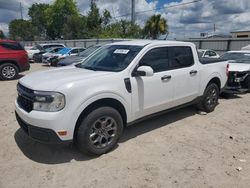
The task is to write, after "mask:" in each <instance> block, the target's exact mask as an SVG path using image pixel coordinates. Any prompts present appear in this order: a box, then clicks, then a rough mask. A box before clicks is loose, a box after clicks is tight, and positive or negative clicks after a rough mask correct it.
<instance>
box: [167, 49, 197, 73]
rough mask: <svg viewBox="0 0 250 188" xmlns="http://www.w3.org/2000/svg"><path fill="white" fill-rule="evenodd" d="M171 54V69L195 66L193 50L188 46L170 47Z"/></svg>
mask: <svg viewBox="0 0 250 188" xmlns="http://www.w3.org/2000/svg"><path fill="white" fill-rule="evenodd" d="M169 49H170V54H171V56H172V57H171V69H178V68H185V67H189V66H192V65H193V64H194V57H193V53H192V49H191V48H190V47H188V46H175V47H169Z"/></svg>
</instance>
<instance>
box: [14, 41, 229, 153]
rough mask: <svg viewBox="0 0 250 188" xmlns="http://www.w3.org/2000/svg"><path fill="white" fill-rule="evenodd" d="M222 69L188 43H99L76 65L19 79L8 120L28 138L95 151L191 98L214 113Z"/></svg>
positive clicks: (223, 79) (103, 149) (223, 64)
mask: <svg viewBox="0 0 250 188" xmlns="http://www.w3.org/2000/svg"><path fill="white" fill-rule="evenodd" d="M226 72H227V62H220V63H215V61H214V62H213V63H211V64H210V63H205V64H202V62H200V61H199V58H198V56H197V51H196V48H195V45H194V44H193V43H187V42H177V41H164V40H162V41H150V40H139V41H123V42H117V43H112V44H107V45H105V46H103V47H101V48H100V49H99V50H96V51H95V52H94V53H93V54H92V55H90V56H88V57H87V58H86V59H85V60H84V61H83V62H82V63H80V64H77V65H75V66H67V67H62V68H60V69H53V70H47V71H39V72H35V73H32V74H29V75H27V76H25V77H23V78H22V79H20V80H19V82H18V85H17V91H18V98H17V100H16V102H15V106H16V118H17V121H18V123H19V124H20V126H21V128H22V129H23V130H24V131H25V132H26V133H27V134H28V135H29V136H30V137H31V138H33V139H35V140H38V141H41V142H45V143H51V142H52V143H53V142H59V143H60V142H61V143H62V142H70V141H71V142H72V141H74V142H76V144H77V146H78V148H79V149H80V150H81V151H83V152H87V153H90V154H95V155H101V154H104V153H107V152H109V151H110V150H112V149H113V148H114V147H115V146H116V144H117V142H118V140H119V138H120V137H121V135H122V132H123V129H124V127H125V126H126V125H128V124H132V123H135V122H137V121H139V120H141V119H142V118H143V119H145V118H146V117H150V116H152V115H156V114H158V113H160V112H163V111H165V110H168V111H169V110H173V109H176V108H180V107H183V106H187V105H191V104H198V106H199V108H200V109H202V110H204V111H206V112H212V111H214V109H215V107H216V106H217V104H218V97H219V93H220V92H221V91H222V89H223V87H224V86H225V84H226V81H227V75H226Z"/></svg>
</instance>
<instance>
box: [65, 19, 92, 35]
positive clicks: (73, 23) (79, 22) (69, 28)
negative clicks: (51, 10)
mask: <svg viewBox="0 0 250 188" xmlns="http://www.w3.org/2000/svg"><path fill="white" fill-rule="evenodd" d="M86 26H87V18H86V16H77V15H72V16H69V17H68V18H67V21H66V23H65V24H64V25H63V31H62V34H63V36H64V39H81V38H88V31H87V27H86Z"/></svg>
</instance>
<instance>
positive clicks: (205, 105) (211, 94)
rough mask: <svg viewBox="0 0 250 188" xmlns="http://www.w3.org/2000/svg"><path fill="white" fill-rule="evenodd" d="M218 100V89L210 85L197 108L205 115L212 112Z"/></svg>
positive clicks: (214, 85) (213, 84)
mask: <svg viewBox="0 0 250 188" xmlns="http://www.w3.org/2000/svg"><path fill="white" fill-rule="evenodd" d="M218 99H219V88H218V85H217V84H215V83H210V84H209V85H208V86H207V87H206V89H205V91H204V94H203V97H202V100H201V101H200V102H199V104H198V105H197V107H198V108H199V109H200V110H203V111H205V112H207V113H209V112H212V111H214V109H215V107H216V106H217V104H218Z"/></svg>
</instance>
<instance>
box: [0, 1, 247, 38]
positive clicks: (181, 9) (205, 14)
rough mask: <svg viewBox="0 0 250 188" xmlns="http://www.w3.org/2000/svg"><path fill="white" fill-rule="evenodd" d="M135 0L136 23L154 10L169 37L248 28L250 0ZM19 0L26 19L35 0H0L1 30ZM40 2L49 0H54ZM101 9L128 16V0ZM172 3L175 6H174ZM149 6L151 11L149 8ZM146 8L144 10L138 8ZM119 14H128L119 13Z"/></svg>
mask: <svg viewBox="0 0 250 188" xmlns="http://www.w3.org/2000/svg"><path fill="white" fill-rule="evenodd" d="M76 1H77V5H78V8H79V10H80V13H81V14H86V13H87V12H88V10H89V0H76ZM191 1H194V0H135V2H136V3H135V4H136V5H135V11H136V12H137V13H136V23H137V24H139V25H140V26H143V25H144V23H145V21H146V20H147V19H148V18H149V17H150V16H152V15H153V14H157V13H160V14H162V16H163V17H164V18H166V19H167V20H168V26H169V36H168V37H169V38H188V37H199V35H200V33H209V34H213V33H214V24H215V31H216V33H217V34H229V33H230V32H231V31H238V30H250V3H249V0H201V1H199V2H196V3H193V4H188V5H185V6H184V5H181V4H183V3H188V2H191ZM20 2H21V3H22V7H23V8H22V10H23V17H24V19H29V17H28V15H27V14H28V8H29V7H30V6H31V5H32V4H33V3H35V2H38V1H36V0H0V30H3V31H4V32H5V33H8V23H9V22H10V21H11V20H13V19H18V18H20V17H21V15H20ZM39 3H49V4H52V3H53V0H40V1H39ZM97 5H98V7H99V8H100V10H101V11H103V10H104V9H107V10H109V11H110V12H111V15H112V17H113V21H115V20H119V19H126V20H130V17H131V16H130V15H128V14H130V13H131V0H97ZM173 6H174V7H173ZM150 10H152V11H150ZM141 11H145V12H141ZM121 15H127V16H125V17H120V16H121Z"/></svg>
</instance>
